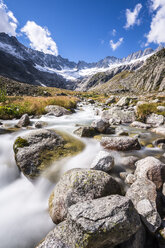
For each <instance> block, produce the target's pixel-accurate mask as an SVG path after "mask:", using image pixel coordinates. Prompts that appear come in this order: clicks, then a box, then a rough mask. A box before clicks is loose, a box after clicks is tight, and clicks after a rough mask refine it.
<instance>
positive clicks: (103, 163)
mask: <svg viewBox="0 0 165 248" xmlns="http://www.w3.org/2000/svg"><path fill="white" fill-rule="evenodd" d="M113 167H114V158H113V157H112V156H111V155H110V154H109V153H108V152H106V151H101V152H99V154H98V155H97V156H96V158H95V159H94V161H93V162H92V164H91V166H90V168H91V169H94V170H101V171H105V172H109V171H111V170H112V168H113Z"/></svg>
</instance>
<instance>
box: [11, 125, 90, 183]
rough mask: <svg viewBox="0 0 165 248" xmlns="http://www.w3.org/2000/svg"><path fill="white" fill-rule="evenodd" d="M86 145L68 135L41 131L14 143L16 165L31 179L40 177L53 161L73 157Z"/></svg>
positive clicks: (20, 138)
mask: <svg viewBox="0 0 165 248" xmlns="http://www.w3.org/2000/svg"><path fill="white" fill-rule="evenodd" d="M84 147H85V145H84V144H83V143H82V142H81V141H80V140H78V139H76V138H74V137H72V136H71V135H69V134H67V133H62V132H58V133H57V132H55V131H54V130H46V129H40V130H35V131H32V132H31V133H30V134H28V135H25V136H23V137H18V138H17V139H16V141H15V143H14V146H13V149H14V153H15V160H16V164H17V166H18V167H19V169H20V170H21V171H22V172H23V173H24V175H25V176H27V177H28V178H30V179H33V178H36V177H38V176H39V175H40V174H41V173H42V172H43V171H45V170H46V169H47V168H48V167H49V166H50V165H51V164H52V163H53V161H57V160H59V159H62V158H64V157H67V156H73V155H75V154H77V153H78V152H80V151H82V150H83V149H84Z"/></svg>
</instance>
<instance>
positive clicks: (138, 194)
mask: <svg viewBox="0 0 165 248" xmlns="http://www.w3.org/2000/svg"><path fill="white" fill-rule="evenodd" d="M126 196H127V197H128V198H129V199H131V200H132V202H133V204H134V206H135V208H136V209H137V211H138V213H139V214H140V215H141V217H142V220H143V222H144V224H145V225H146V227H147V228H148V230H149V231H150V232H155V231H156V230H157V229H158V228H159V227H160V225H161V218H160V216H159V213H158V212H157V208H156V198H157V192H156V186H155V184H154V183H153V182H151V181H149V180H148V179H146V178H141V179H137V180H136V181H135V182H134V183H133V184H132V185H131V187H130V188H129V189H128V190H127V193H126Z"/></svg>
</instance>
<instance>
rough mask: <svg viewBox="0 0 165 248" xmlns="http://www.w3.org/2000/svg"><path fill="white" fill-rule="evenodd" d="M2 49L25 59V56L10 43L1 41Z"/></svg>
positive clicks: (0, 47) (0, 46)
mask: <svg viewBox="0 0 165 248" xmlns="http://www.w3.org/2000/svg"><path fill="white" fill-rule="evenodd" d="M0 50H1V51H4V52H6V53H9V54H11V55H13V56H14V57H17V58H18V59H22V60H24V58H23V57H22V56H21V55H20V54H19V53H18V52H17V51H15V50H14V48H13V47H12V46H10V45H8V44H5V43H2V42H0Z"/></svg>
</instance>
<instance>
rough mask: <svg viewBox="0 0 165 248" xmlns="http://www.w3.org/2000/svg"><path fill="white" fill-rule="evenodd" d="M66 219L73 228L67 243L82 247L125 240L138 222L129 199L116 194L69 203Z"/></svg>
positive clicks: (132, 232)
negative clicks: (70, 204) (71, 204)
mask: <svg viewBox="0 0 165 248" xmlns="http://www.w3.org/2000/svg"><path fill="white" fill-rule="evenodd" d="M68 221H69V223H71V225H72V230H76V231H75V232H74V234H73V235H72V239H71V241H70V242H69V243H71V244H72V245H73V247H76V245H77V247H84V248H85V247H86V248H104V247H112V248H113V247H115V246H116V245H118V244H120V243H122V242H124V241H126V240H128V239H129V238H130V237H131V236H132V235H133V234H135V233H136V232H137V231H138V229H139V228H140V226H141V222H140V218H139V215H138V214H137V212H136V210H135V209H134V207H133V204H132V202H131V201H130V200H129V199H127V198H126V197H123V196H119V195H112V196H107V197H103V198H100V199H95V200H89V201H85V202H83V203H77V204H75V205H73V206H71V207H70V208H69V210H68Z"/></svg>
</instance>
